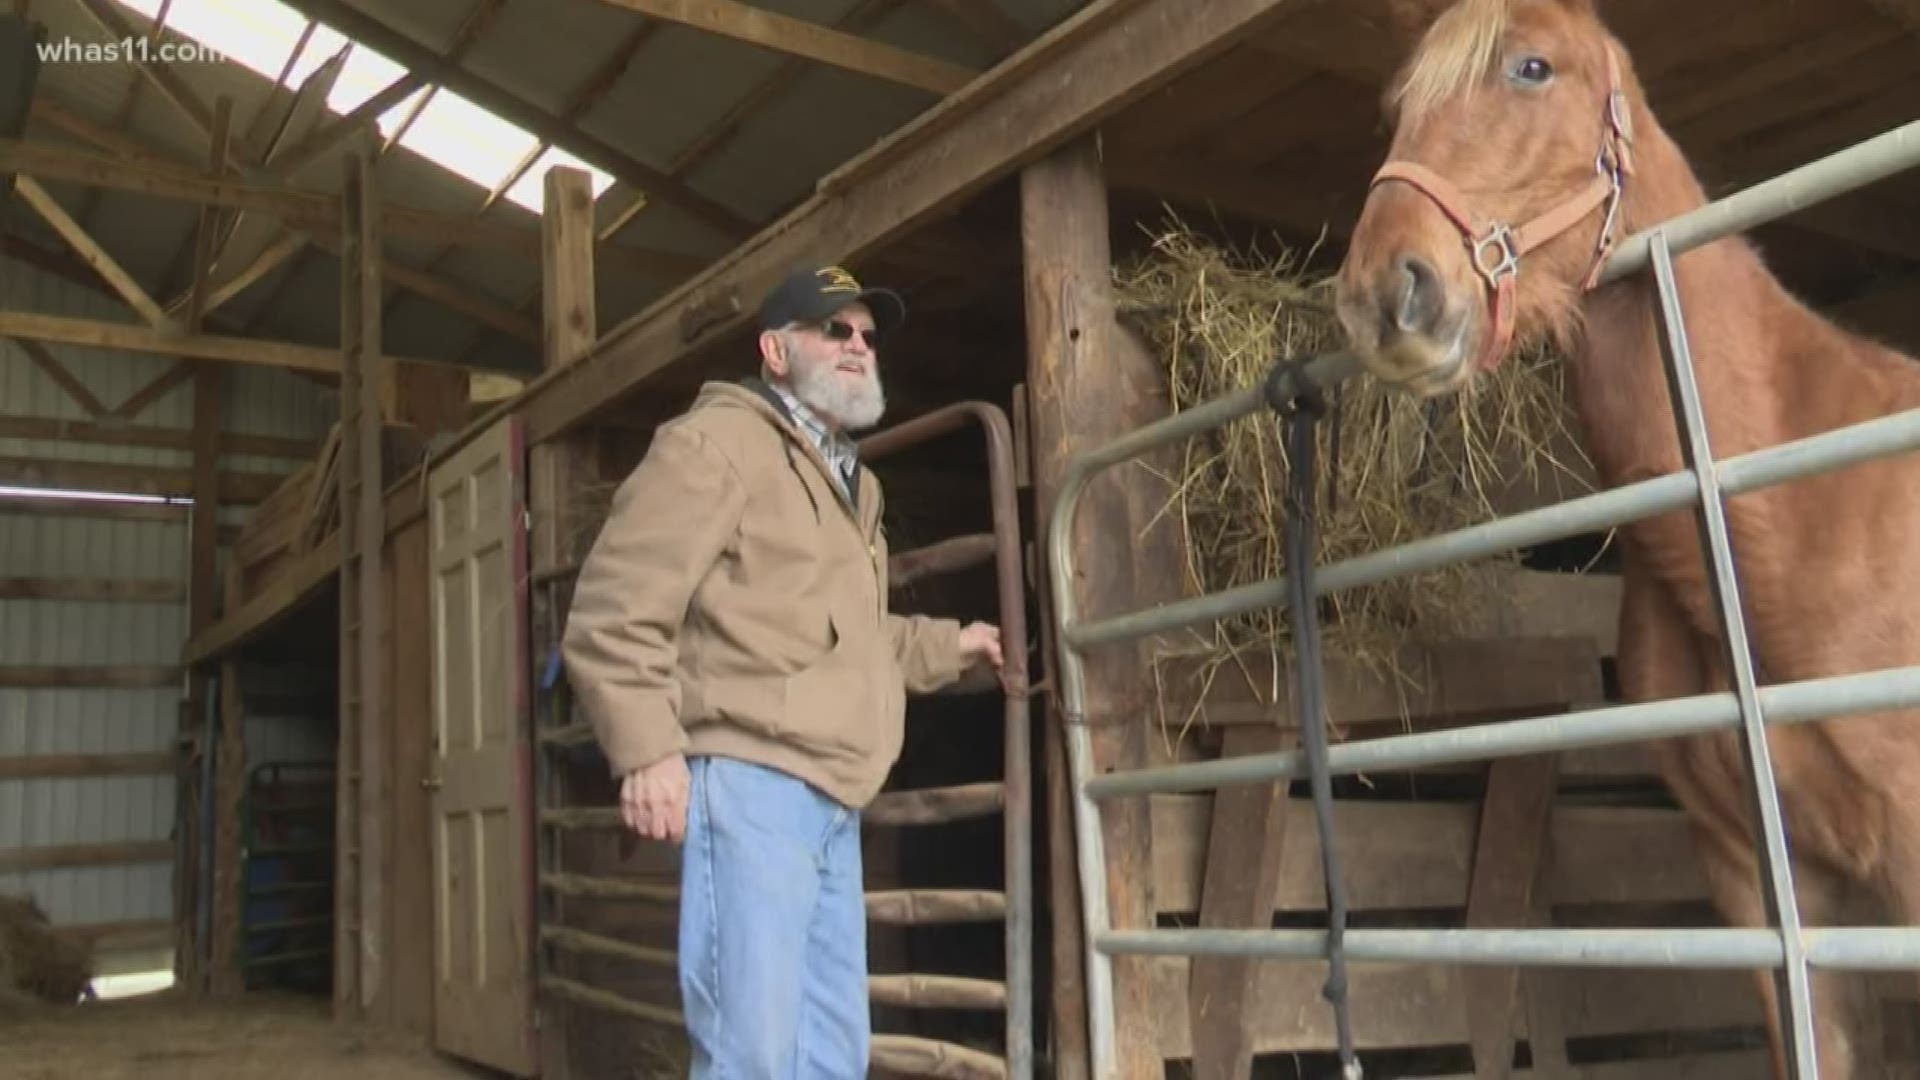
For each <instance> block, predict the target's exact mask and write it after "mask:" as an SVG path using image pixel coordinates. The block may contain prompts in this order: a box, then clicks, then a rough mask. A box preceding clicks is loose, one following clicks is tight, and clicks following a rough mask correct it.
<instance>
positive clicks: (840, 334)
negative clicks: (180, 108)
mask: <svg viewBox="0 0 1920 1080" xmlns="http://www.w3.org/2000/svg"><path fill="white" fill-rule="evenodd" d="M820 332H821V333H822V334H824V335H826V338H827V340H829V341H852V340H853V335H855V334H859V335H860V336H861V338H862V339H863V340H865V341H866V343H867V348H869V349H877V348H879V347H880V331H879V330H878V329H873V330H862V329H860V328H859V327H857V326H854V325H853V324H852V323H849V322H845V321H842V320H840V319H828V320H827V321H826V322H823V323H821V324H820Z"/></svg>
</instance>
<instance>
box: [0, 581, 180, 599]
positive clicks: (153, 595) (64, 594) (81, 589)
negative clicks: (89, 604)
mask: <svg viewBox="0 0 1920 1080" xmlns="http://www.w3.org/2000/svg"><path fill="white" fill-rule="evenodd" d="M186 598H187V587H186V586H185V585H184V584H182V583H181V582H178V581H175V580H173V579H171V578H50V577H0V600H103V601H115V602H125V603H144V604H177V603H179V602H180V601H182V600H185V599H186Z"/></svg>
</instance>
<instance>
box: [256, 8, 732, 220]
mask: <svg viewBox="0 0 1920 1080" xmlns="http://www.w3.org/2000/svg"><path fill="white" fill-rule="evenodd" d="M287 6H288V7H291V8H293V9H294V10H296V11H299V12H300V13H301V14H303V15H305V16H307V17H308V18H311V19H318V20H319V21H320V22H323V23H325V24H327V25H328V26H331V27H333V28H334V29H335V30H338V31H339V32H340V33H342V34H344V35H346V36H347V37H349V38H352V39H353V40H355V41H358V42H360V43H362V44H364V45H365V46H366V47H367V48H369V49H373V50H374V51H376V52H379V53H381V54H382V55H384V56H387V57H389V58H391V59H392V60H393V61H394V62H395V63H397V64H399V65H401V66H402V67H405V68H407V69H409V70H411V71H414V72H416V73H419V74H422V75H425V76H426V77H427V78H428V79H429V80H430V81H432V82H434V83H436V84H438V85H440V86H442V87H445V88H446V89H448V90H450V91H452V92H454V93H456V94H459V95H460V96H461V97H464V98H466V99H467V100H469V101H471V102H473V103H474V104H476V105H478V106H480V107H481V108H483V109H485V110H487V111H488V112H491V113H493V114H494V115H496V116H499V117H500V118H501V119H503V120H505V121H507V122H508V123H510V124H515V125H517V126H519V127H521V128H523V129H525V130H526V131H527V132H529V133H530V134H532V135H533V136H534V137H535V138H537V139H543V140H545V141H547V142H550V143H553V144H554V145H556V146H564V147H567V148H568V150H570V151H571V152H572V153H574V154H576V155H578V156H579V157H580V158H581V159H582V160H584V161H586V162H588V163H589V164H591V165H594V166H596V167H597V168H599V169H602V170H604V171H605V172H607V173H610V174H612V175H613V176H616V177H618V178H620V179H621V180H622V181H624V182H625V183H627V184H628V185H629V186H631V187H634V188H637V189H639V190H641V191H645V192H646V193H647V194H648V195H649V196H650V197H651V198H653V199H654V200H655V201H658V202H663V203H670V204H672V205H674V206H677V207H679V208H680V209H682V210H684V211H686V212H687V213H689V214H691V215H692V216H693V217H694V218H695V219H697V220H699V221H701V222H703V223H704V224H706V225H708V226H709V227H711V228H713V229H714V230H716V231H717V232H718V233H719V234H720V235H721V236H722V237H723V238H725V239H728V240H738V239H740V238H742V237H744V236H746V235H748V234H749V233H751V232H752V231H753V229H754V227H755V226H754V223H753V222H751V221H749V220H747V218H745V217H744V216H743V215H741V214H739V213H737V212H735V211H733V210H731V209H729V208H727V207H726V206H724V205H722V204H721V203H720V202H718V201H717V200H714V199H711V198H708V197H707V196H705V195H702V194H700V193H698V192H696V191H694V190H693V189H692V188H690V187H688V186H687V185H686V184H683V183H681V182H679V181H677V180H674V179H673V178H672V177H669V176H667V175H666V174H665V173H663V172H661V171H660V170H658V169H655V168H652V167H651V166H648V165H647V164H645V163H644V162H642V161H640V160H639V159H638V158H635V157H634V156H633V155H631V154H628V153H626V152H625V151H623V150H620V149H619V148H617V147H615V146H614V145H612V144H611V143H609V142H607V141H606V140H605V139H602V138H600V137H598V136H596V135H593V134H591V133H589V132H587V131H585V130H583V129H582V128H581V127H580V125H579V124H578V123H566V122H562V121H557V120H555V119H554V117H553V116H552V115H551V114H549V113H547V112H546V111H545V110H543V109H541V108H540V107H539V106H538V105H535V104H534V103H533V102H531V101H529V100H527V99H526V98H523V97H520V96H519V95H517V94H515V93H513V92H512V91H510V90H507V89H505V88H504V87H502V86H500V85H498V84H496V83H493V82H490V81H488V80H486V79H483V78H481V77H480V76H478V75H475V74H473V73H472V72H470V71H468V70H466V69H465V68H462V67H460V66H458V65H457V64H452V63H449V62H448V61H447V59H446V58H445V57H444V56H441V55H440V54H439V53H437V52H435V51H434V50H432V49H430V48H428V47H426V46H425V45H422V44H420V43H419V42H417V41H415V40H414V39H413V38H410V37H408V36H407V35H405V34H403V33H401V32H400V31H398V30H395V29H394V28H392V27H390V26H388V25H387V24H386V23H384V22H381V21H380V20H379V19H376V18H374V17H372V16H370V15H367V14H365V13H363V12H361V11H359V10H358V9H356V8H354V7H352V6H349V5H348V4H346V3H344V2H343V0H287Z"/></svg>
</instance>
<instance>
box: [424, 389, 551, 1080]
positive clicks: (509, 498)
mask: <svg viewBox="0 0 1920 1080" xmlns="http://www.w3.org/2000/svg"><path fill="white" fill-rule="evenodd" d="M521 449H522V448H521V436H520V429H519V426H518V421H517V420H515V419H514V418H511V417H509V418H507V419H505V420H502V421H501V422H500V423H499V424H497V425H495V426H494V427H493V428H492V429H491V430H489V431H488V432H487V433H486V434H484V435H482V436H480V437H479V438H477V439H475V440H474V441H473V442H472V443H470V444H468V445H467V446H466V447H465V448H463V449H461V450H460V451H458V452H457V453H455V455H454V456H453V457H451V458H449V459H448V460H447V461H446V462H444V463H442V464H441V465H440V466H439V467H438V468H436V469H434V470H433V472H432V474H431V476H430V478H429V481H428V482H429V492H428V507H427V511H428V513H429V514H430V515H431V522H432V542H433V584H432V603H433V634H434V641H433V657H434V671H433V738H434V746H433V764H434V776H433V778H432V779H431V780H430V781H429V786H430V787H431V788H432V789H433V874H434V918H435V929H436V932H435V935H434V1041H435V1044H436V1045H437V1046H438V1047H439V1048H440V1049H441V1050H444V1051H446V1052H447V1053H449V1054H453V1055H456V1056H458V1057H462V1058H466V1059H468V1060H471V1061H476V1062H480V1063H482V1064H485V1065H489V1066H492V1067H494V1068H497V1069H501V1070H504V1071H507V1072H509V1073H513V1074H515V1075H519V1076H533V1075H536V1074H537V1073H538V1071H539V1070H538V1067H537V1061H538V1055H537V1053H536V1040H535V1033H534V1013H533V963H532V957H533V937H532V924H533V912H534V907H533V884H532V882H533V878H532V873H533V855H532V849H533V824H532V819H531V814H532V787H531V777H532V771H531V762H530V759H529V757H528V753H529V742H528V729H527V724H528V721H529V710H528V700H529V697H528V676H527V667H526V655H527V654H526V645H525V642H526V638H527V630H526V592H525V589H524V587H523V582H524V580H525V574H524V570H525V567H526V544H525V537H526V532H525V529H524V522H525V520H526V519H525V505H526V500H525V474H524V470H523V468H522V464H521V463H522V453H521Z"/></svg>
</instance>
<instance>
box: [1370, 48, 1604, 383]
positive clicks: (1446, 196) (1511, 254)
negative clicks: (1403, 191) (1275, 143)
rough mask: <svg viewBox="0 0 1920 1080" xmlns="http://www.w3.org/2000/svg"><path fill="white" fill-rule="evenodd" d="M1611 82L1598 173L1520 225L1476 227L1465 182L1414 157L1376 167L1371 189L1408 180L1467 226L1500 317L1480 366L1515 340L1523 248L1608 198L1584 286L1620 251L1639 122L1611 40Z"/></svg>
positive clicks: (1493, 310) (1470, 250) (1464, 233)
mask: <svg viewBox="0 0 1920 1080" xmlns="http://www.w3.org/2000/svg"><path fill="white" fill-rule="evenodd" d="M1607 83H1608V86H1607V105H1606V130H1605V131H1604V132H1603V133H1602V135H1601V139H1600V153H1599V155H1598V156H1597V157H1596V158H1595V159H1594V172H1595V173H1596V174H1597V175H1596V176H1595V177H1594V178H1593V180H1592V181H1591V182H1589V183H1588V184H1587V186H1586V187H1585V188H1583V189H1581V191H1580V192H1579V193H1578V194H1576V195H1574V196H1573V197H1572V198H1570V199H1568V200H1567V201H1566V202H1563V203H1561V204H1559V205H1558V206H1555V207H1553V208H1552V209H1550V210H1547V211H1546V212H1544V213H1542V214H1540V215H1539V216H1538V217H1536V218H1534V219H1533V220H1532V221H1529V222H1527V223H1526V224H1525V225H1522V226H1521V227H1520V228H1519V229H1514V228H1511V227H1509V226H1508V225H1507V224H1506V223H1504V222H1500V221H1493V222H1490V223H1489V224H1488V225H1487V227H1486V228H1485V229H1484V230H1476V229H1475V227H1474V223H1475V221H1476V220H1477V218H1476V217H1475V215H1473V214H1472V213H1471V212H1470V211H1469V210H1468V209H1467V201H1466V199H1465V198H1464V197H1463V196H1462V195H1461V194H1460V190H1459V189H1458V188H1456V187H1454V186H1453V185H1452V184H1451V183H1448V182H1447V180H1446V178H1445V177H1442V176H1440V175H1439V174H1438V173H1435V172H1434V171H1433V170H1431V169H1429V168H1427V167H1426V166H1424V165H1417V164H1415V163H1413V162H1411V161H1389V162H1387V163H1386V164H1385V165H1383V166H1381V168H1380V171H1379V172H1378V173H1376V174H1374V177H1373V183H1372V184H1370V185H1369V186H1368V187H1369V190H1371V189H1372V188H1374V187H1378V186H1379V185H1380V184H1381V183H1383V182H1385V181H1388V180H1398V181H1400V182H1401V183H1404V184H1407V185H1409V186H1411V187H1412V188H1413V189H1414V190H1415V191H1418V192H1420V193H1421V194H1422V195H1425V196H1426V197H1427V198H1428V199H1431V200H1432V201H1433V203H1434V205H1435V206H1437V207H1439V208H1440V212H1441V213H1442V214H1445V215H1446V216H1447V220H1449V221H1451V222H1453V225H1454V227H1455V228H1457V229H1459V230H1460V235H1461V238H1462V239H1463V240H1464V241H1465V242H1466V245H1467V254H1468V256H1469V257H1470V258H1471V259H1472V260H1473V268H1474V269H1475V270H1476V271H1478V272H1479V274H1480V277H1481V280H1483V281H1485V282H1486V283H1487V294H1488V304H1489V312H1488V314H1489V315H1490V317H1491V319H1492V323H1493V333H1491V334H1489V335H1488V336H1487V340H1486V344H1485V345H1484V346H1483V347H1482V348H1481V350H1480V355H1479V356H1478V357H1476V358H1475V359H1474V365H1475V366H1476V367H1479V368H1482V369H1492V368H1493V367H1494V366H1495V365H1497V364H1499V362H1500V359H1501V357H1503V356H1505V355H1506V351H1507V347H1508V345H1510V344H1511V343H1512V339H1513V328H1514V312H1513V303H1514V290H1515V284H1516V281H1517V279H1518V277H1519V275H1520V258H1521V256H1523V255H1525V254H1526V253H1528V252H1529V251H1532V250H1533V249H1535V248H1537V247H1539V246H1540V245H1541V244H1544V243H1546V242H1547V241H1549V240H1551V239H1553V238H1554V237H1556V236H1559V235H1560V234H1561V233H1563V232H1566V231H1567V230H1568V229H1571V228H1573V227H1574V226H1575V225H1577V224H1579V223H1580V221H1581V220H1582V219H1584V218H1585V217H1586V216H1587V215H1588V214H1591V213H1593V211H1594V210H1596V209H1598V208H1599V207H1600V206H1602V205H1603V204H1604V205H1605V206H1606V208H1607V217H1606V220H1605V222H1603V223H1602V224H1601V226H1600V240H1599V243H1598V245H1597V246H1596V248H1595V251H1594V255H1593V267H1592V268H1591V269H1590V270H1589V271H1588V272H1587V276H1586V279H1585V280H1584V281H1583V282H1582V283H1581V288H1582V290H1587V289H1591V288H1593V287H1594V285H1595V284H1596V283H1597V282H1598V281H1599V278H1600V271H1601V269H1602V268H1603V267H1605V266H1606V263H1607V256H1608V255H1610V254H1611V253H1612V251H1613V242H1614V237H1613V231H1614V226H1615V225H1616V224H1617V223H1618V218H1619V211H1620V195H1621V191H1622V189H1623V187H1624V183H1625V181H1624V178H1625V177H1627V176H1631V175H1633V156H1632V153H1631V147H1632V144H1633V124H1632V121H1631V118H1630V115H1629V113H1628V111H1627V99H1626V95H1625V94H1624V93H1622V92H1621V89H1620V69H1619V65H1618V64H1617V63H1616V62H1615V60H1614V55H1613V50H1612V48H1608V49H1607Z"/></svg>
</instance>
